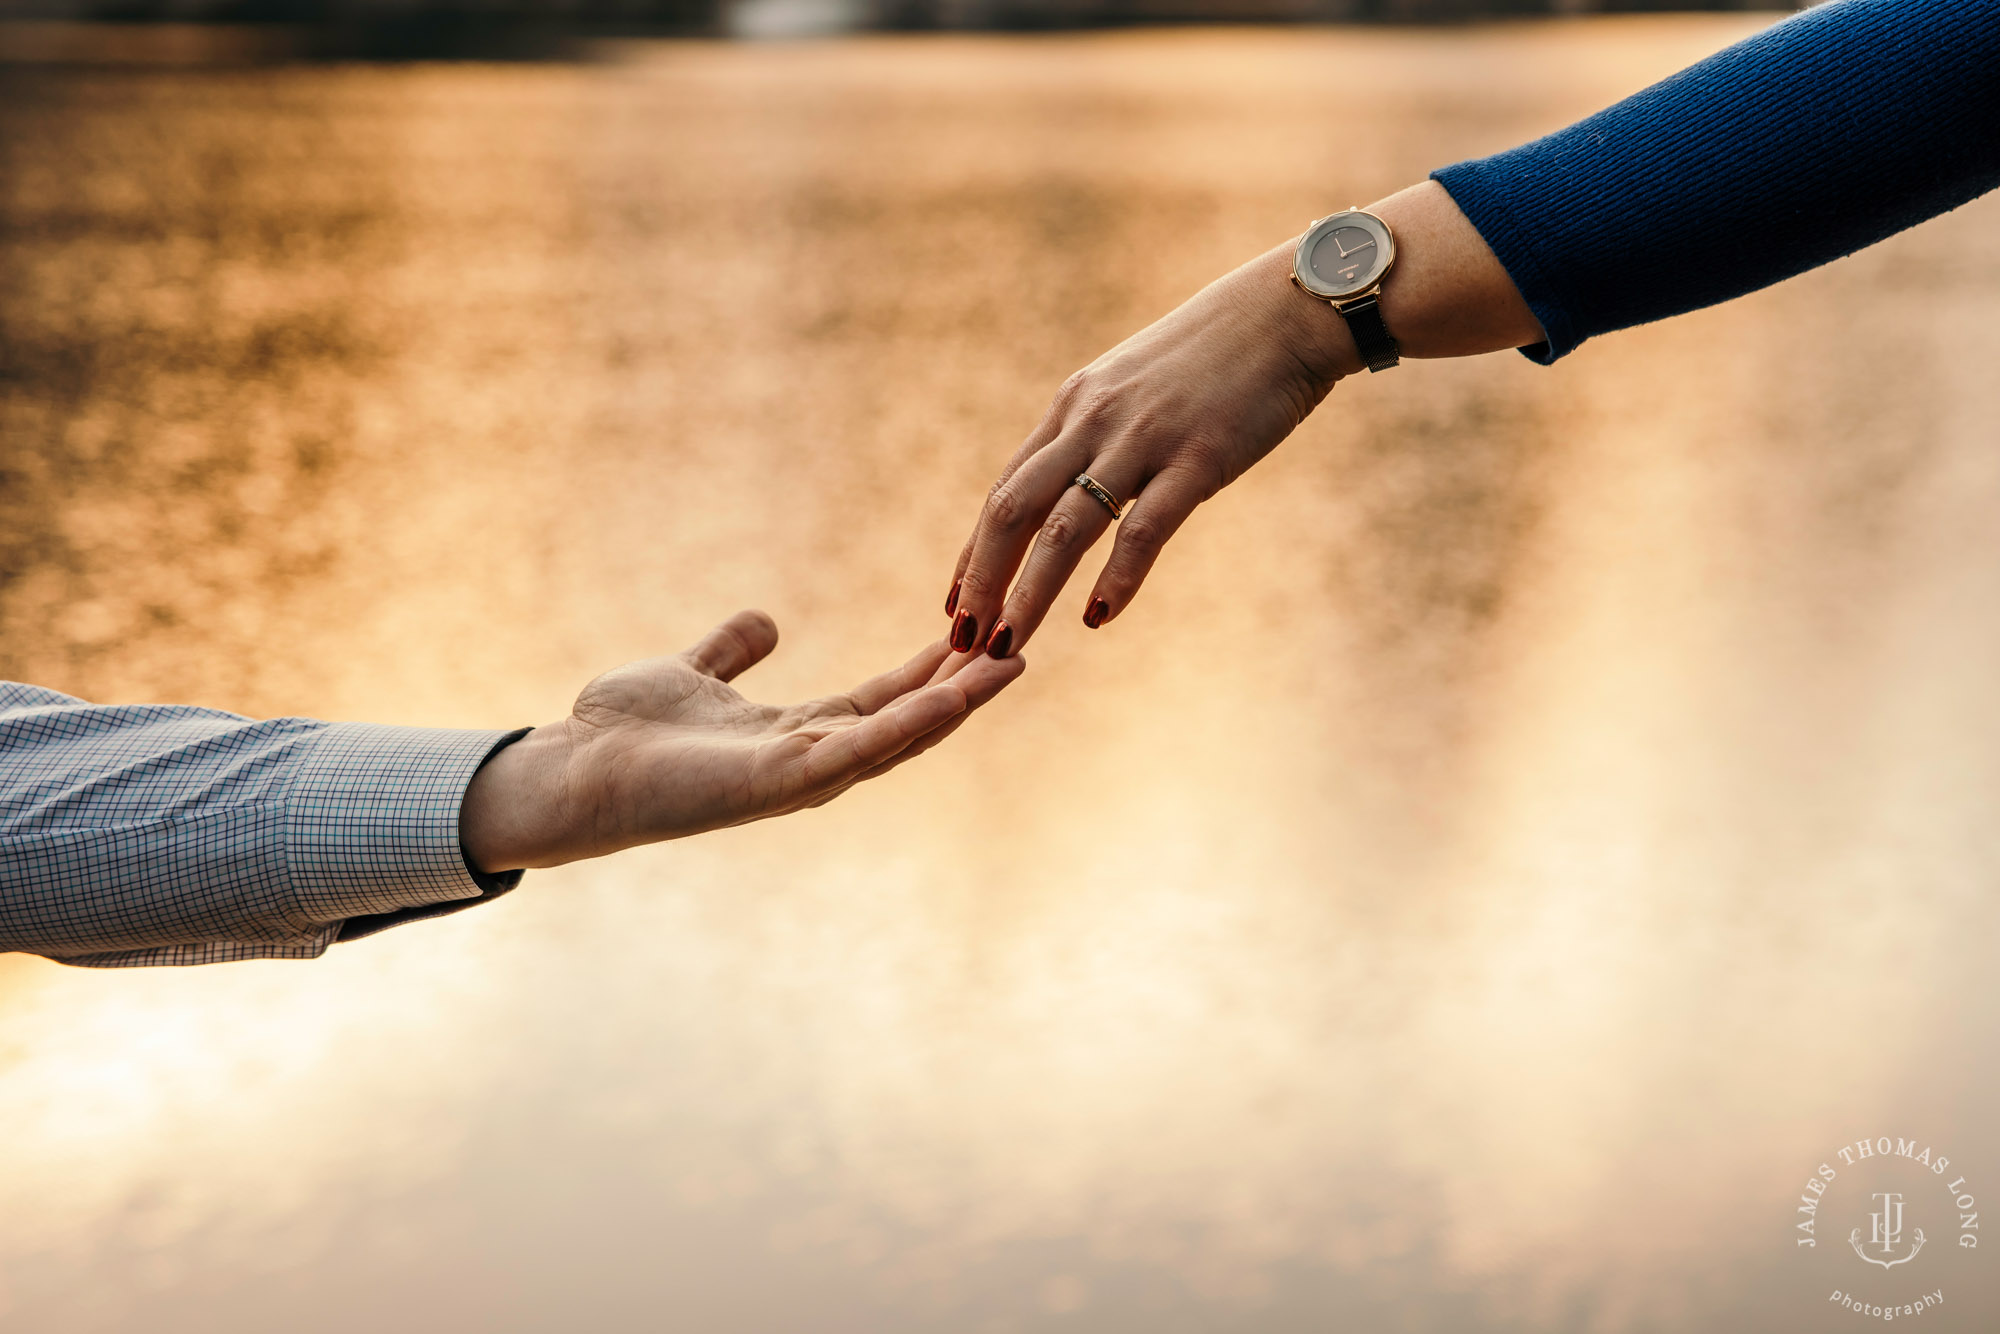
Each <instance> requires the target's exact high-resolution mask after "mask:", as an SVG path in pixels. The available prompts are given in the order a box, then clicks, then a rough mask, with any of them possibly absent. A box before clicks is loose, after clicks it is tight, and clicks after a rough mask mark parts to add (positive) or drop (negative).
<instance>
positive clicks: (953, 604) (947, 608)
mask: <svg viewBox="0 0 2000 1334" xmlns="http://www.w3.org/2000/svg"><path fill="white" fill-rule="evenodd" d="M964 582H965V580H963V579H954V580H952V581H951V594H950V596H948V597H946V598H945V600H944V614H945V615H947V616H949V615H951V614H952V613H953V612H955V611H957V610H958V586H959V585H960V584H962V583H964Z"/></svg>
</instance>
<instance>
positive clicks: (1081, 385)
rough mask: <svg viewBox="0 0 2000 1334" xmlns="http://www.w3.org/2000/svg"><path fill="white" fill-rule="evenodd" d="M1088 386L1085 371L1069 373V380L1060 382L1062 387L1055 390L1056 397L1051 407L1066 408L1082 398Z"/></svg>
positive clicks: (1087, 374) (1087, 373) (1088, 380)
mask: <svg viewBox="0 0 2000 1334" xmlns="http://www.w3.org/2000/svg"><path fill="white" fill-rule="evenodd" d="M1089 385H1090V372H1089V371H1087V370H1079V371H1071V372H1070V373H1069V378H1068V379H1066V380H1064V381H1063V382H1062V386H1061V387H1060V388H1058V389H1057V390H1056V396H1055V399H1054V401H1053V403H1052V406H1054V407H1056V408H1068V407H1069V406H1070V405H1071V404H1073V403H1075V402H1076V401H1077V400H1078V399H1079V398H1081V397H1082V396H1083V394H1084V392H1085V391H1086V390H1087V389H1088V388H1089Z"/></svg>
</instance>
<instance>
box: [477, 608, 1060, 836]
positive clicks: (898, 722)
mask: <svg viewBox="0 0 2000 1334" xmlns="http://www.w3.org/2000/svg"><path fill="white" fill-rule="evenodd" d="M777 643H778V627H777V626H776V625H774V624H772V622H771V618H770V617H768V616H766V615H765V614H764V613H762V612H759V611H744V612H738V613H737V614H736V615H735V616H732V617H731V618H730V619H729V620H727V621H725V622H724V623H723V624H721V625H719V626H717V627H716V628H715V629H714V630H712V631H710V632H709V634H708V636H707V637H706V638H704V639H703V640H702V641H701V642H700V643H699V644H696V645H695V646H694V647H693V648H691V649H689V650H688V651H687V652H685V653H683V654H681V655H679V656H678V657H672V658H648V659H646V660H645V661H643V662H635V663H631V664H629V665H628V666H625V667H620V668H618V669H617V670H616V671H612V672H607V673H605V674H604V675H603V676H600V677H598V678H597V679H596V680H595V681H592V682H591V683H590V684H589V685H587V686H585V687H584V689H583V693H582V694H581V695H579V696H578V697H577V701H576V707H575V710H574V711H573V712H572V713H571V714H570V716H569V717H568V718H565V719H564V720H563V721H561V722H559V723H554V724H551V725H550V726H548V727H539V728H536V729H535V730H534V731H533V732H530V733H529V734H528V735H527V736H525V737H523V738H521V739H520V740H519V741H517V742H515V743H514V744H513V745H511V746H509V747H507V748H506V749H505V750H503V751H501V752H500V753H499V754H498V755H495V756H494V757H493V758H492V759H491V760H489V761H488V762H487V763H486V764H485V765H484V766H483V767H482V768H481V769H480V770H479V772H478V774H476V775H475V776H474V777H473V780H472V784H471V786H470V787H469V788H468V789H467V791H466V794H465V803H464V805H463V807H462V808H461V809H460V813H459V836H460V839H461V840H462V841H463V843H464V845H465V849H466V853H467V855H468V856H469V857H471V859H472V862H473V865H475V866H477V867H479V868H480V869H481V870H482V871H504V870H514V869H516V868H519V867H530V866H557V865H560V864H561V863H563V862H569V861H577V860H579V859H581V858H584V857H598V856H602V855H604V854H605V853H608V852H616V851H617V850H618V849H620V848H629V847H632V846H634V845H636V844H640V843H655V842H659V841H661V840H663V839H669V838H681V837H684V836H685V835H688V834H698V833H702V832H704V831H706V830H710V829H721V828H724V827H725V826H728V825H734V824H746V823H748V822H749V821H751V820H761V819H764V818H765V817H767V816H772V815H783V814H786V813H787V812H790V811H796V810H800V809H803V808H805V807H807V806H819V805H822V804H824V803H826V802H829V801H831V800H833V799H834V798H835V797H837V796H839V795H840V794H841V793H842V792H845V791H846V790H847V789H848V788H850V787H852V786H853V785H854V784H856V783H858V782H860V781H861V780H863V779H865V778H873V777H875V776H876V775H878V774H883V773H887V772H888V771H889V770H890V769H893V768H895V767H896V766H897V765H898V764H901V763H902V762H903V761H905V760H908V759H911V758H913V757H915V756H917V755H920V754H922V753H923V752H924V751H926V750H929V749H930V748H931V747H932V746H934V745H936V744H937V743H938V742H939V741H942V740H943V739H944V738H945V737H947V736H949V735H950V734H951V733H952V732H953V731H954V730H955V729H956V728H957V727H958V725H959V724H960V723H962V722H964V721H965V718H966V716H967V715H968V714H969V713H971V711H972V710H974V709H976V708H978V707H979V706H980V705H982V704H984V703H986V701H988V700H990V699H992V698H993V697H994V696H995V695H997V694H999V693H1000V691H1001V690H1002V689H1003V688H1004V687H1005V686H1006V685H1007V683H1008V682H1010V681H1012V680H1014V678H1016V677H1018V676H1019V675H1020V674H1021V672H1022V671H1023V670H1025V666H1026V664H1024V663H1021V662H1020V661H1018V660H1009V661H1006V662H996V661H993V660H992V659H987V658H973V659H971V660H966V659H962V658H953V657H952V655H951V650H950V648H949V647H948V646H947V645H946V644H944V643H943V642H939V643H936V644H933V645H931V646H930V647H929V648H927V649H925V650H923V651H922V652H921V653H919V654H917V656H916V657H914V658H911V659H910V660H909V661H908V662H906V663H904V664H903V665H902V666H901V667H899V668H897V669H895V670H894V671H890V672H884V673H883V674H882V675H880V676H877V677H875V678H874V679H872V680H870V681H865V682H863V683H862V684H861V685H859V686H856V687H855V688H854V689H853V690H851V691H849V692H847V693H846V694H841V695H828V696H826V697H825V698H823V699H816V700H812V701H811V702H809V703H805V704H795V705H792V706H791V707H789V708H781V707H778V706H776V705H769V704H753V703H751V702H750V701H749V700H747V699H745V698H743V696H741V695H740V694H738V693H737V692H736V691H735V690H734V689H733V688H731V686H730V685H729V684H728V683H729V682H730V681H731V680H733V679H734V678H735V677H736V676H737V675H739V674H740V673H742V672H744V671H745V670H747V669H748V668H750V667H753V666H755V665H756V664H757V663H759V662H761V661H763V659H764V658H765V657H767V656H769V654H770V652H771V650H772V649H773V648H775V647H776V646H777Z"/></svg>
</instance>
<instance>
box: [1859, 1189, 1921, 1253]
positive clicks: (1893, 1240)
mask: <svg viewBox="0 0 2000 1334" xmlns="http://www.w3.org/2000/svg"><path fill="white" fill-rule="evenodd" d="M1874 1198H1876V1199H1878V1200H1880V1201H1881V1202H1882V1207H1881V1208H1880V1209H1878V1210H1876V1211H1875V1212H1874V1213H1872V1214H1870V1215H1868V1217H1869V1219H1870V1220H1871V1221H1872V1222H1873V1223H1874V1227H1873V1228H1872V1229H1871V1230H1870V1232H1869V1236H1868V1245H1869V1246H1879V1247H1880V1248H1881V1250H1882V1255H1883V1256H1884V1257H1886V1256H1888V1255H1889V1254H1890V1253H1891V1252H1893V1251H1894V1250H1895V1249H1896V1246H1897V1244H1898V1243H1899V1242H1901V1241H1902V1240H1903V1197H1902V1195H1901V1194H1900V1193H1898V1192H1896V1191H1880V1192H1878V1193H1877V1194H1876V1195H1875V1197H1874ZM1913 1230H1914V1231H1915V1233H1916V1238H1917V1239H1916V1241H1915V1242H1914V1243H1912V1244H1911V1246H1910V1253H1909V1254H1908V1255H1905V1256H1902V1257H1901V1258H1899V1259H1895V1260H1890V1259H1886V1258H1877V1257H1876V1256H1873V1255H1870V1254H1869V1253H1868V1252H1867V1251H1865V1250H1863V1249H1862V1244H1861V1229H1860V1228H1855V1229H1854V1231H1853V1233H1852V1234H1850V1235H1849V1236H1848V1238H1847V1244H1848V1245H1850V1246H1852V1247H1853V1248H1854V1253H1855V1254H1856V1255H1858V1256H1860V1257H1861V1258H1862V1259H1864V1260H1866V1261H1867V1262H1868V1263H1869V1264H1871V1265H1881V1266H1882V1267H1883V1268H1884V1269H1894V1268H1895V1267H1896V1266H1897V1265H1904V1264H1908V1263H1909V1262H1910V1261H1912V1260H1914V1259H1916V1258H1917V1252H1918V1251H1920V1250H1922V1249H1923V1248H1924V1230H1923V1229H1922V1228H1916V1229H1913Z"/></svg>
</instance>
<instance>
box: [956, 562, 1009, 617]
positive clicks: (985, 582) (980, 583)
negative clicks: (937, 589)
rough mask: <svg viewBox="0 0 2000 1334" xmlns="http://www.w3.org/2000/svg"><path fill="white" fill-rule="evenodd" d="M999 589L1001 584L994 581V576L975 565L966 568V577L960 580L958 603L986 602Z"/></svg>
mask: <svg viewBox="0 0 2000 1334" xmlns="http://www.w3.org/2000/svg"><path fill="white" fill-rule="evenodd" d="M999 591H1000V589H999V586H998V585H997V584H995V583H994V581H993V579H992V577H991V576H989V575H988V574H987V573H986V571H984V570H982V569H980V568H979V567H978V566H977V565H974V566H972V567H971V568H970V569H968V570H966V572H965V577H964V579H963V580H962V581H961V582H960V585H959V590H958V599H959V602H958V604H959V606H961V607H964V606H969V605H971V604H972V603H975V602H984V601H986V600H987V599H988V598H990V597H992V596H993V595H994V594H995V593H997V592H999Z"/></svg>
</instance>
